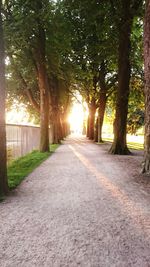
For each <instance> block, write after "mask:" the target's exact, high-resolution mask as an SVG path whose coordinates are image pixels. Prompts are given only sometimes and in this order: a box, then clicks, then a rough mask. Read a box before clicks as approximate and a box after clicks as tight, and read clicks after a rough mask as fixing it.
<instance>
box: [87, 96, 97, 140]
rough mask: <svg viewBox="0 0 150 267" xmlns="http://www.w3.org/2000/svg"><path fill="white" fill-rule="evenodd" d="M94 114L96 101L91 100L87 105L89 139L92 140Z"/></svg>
mask: <svg viewBox="0 0 150 267" xmlns="http://www.w3.org/2000/svg"><path fill="white" fill-rule="evenodd" d="M95 114H96V100H95V98H92V101H91V103H90V105H89V136H88V137H89V139H90V140H94V127H95Z"/></svg>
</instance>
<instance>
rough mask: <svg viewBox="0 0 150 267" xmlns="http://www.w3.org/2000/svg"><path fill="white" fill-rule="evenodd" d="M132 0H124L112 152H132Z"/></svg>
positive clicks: (124, 153) (122, 153) (121, 153)
mask: <svg viewBox="0 0 150 267" xmlns="http://www.w3.org/2000/svg"><path fill="white" fill-rule="evenodd" d="M130 4H131V3H130V0H126V1H124V0H122V19H121V24H120V36H119V61H118V90H117V103H116V116H115V121H114V141H113V144H112V147H111V149H110V152H111V153H112V154H120V155H126V154H130V151H129V150H128V148H127V143H126V125H127V113H128V98H129V83H130V72H131V70H130V50H131V41H130V36H131V26H132V16H131V12H130Z"/></svg>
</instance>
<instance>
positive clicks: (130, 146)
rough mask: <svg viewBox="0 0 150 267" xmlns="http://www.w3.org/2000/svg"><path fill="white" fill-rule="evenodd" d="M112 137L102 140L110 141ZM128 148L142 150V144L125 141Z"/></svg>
mask: <svg viewBox="0 0 150 267" xmlns="http://www.w3.org/2000/svg"><path fill="white" fill-rule="evenodd" d="M112 141H113V139H111V138H104V142H110V143H112ZM127 145H128V148H131V149H135V150H142V149H144V145H143V144H141V143H135V142H127Z"/></svg>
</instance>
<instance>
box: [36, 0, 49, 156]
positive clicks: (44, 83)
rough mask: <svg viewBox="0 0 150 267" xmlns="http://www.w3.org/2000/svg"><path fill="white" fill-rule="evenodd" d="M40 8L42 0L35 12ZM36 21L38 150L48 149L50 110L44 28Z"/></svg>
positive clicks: (38, 20) (45, 150)
mask: <svg viewBox="0 0 150 267" xmlns="http://www.w3.org/2000/svg"><path fill="white" fill-rule="evenodd" d="M41 9H42V2H41V1H38V2H37V12H40V10H41ZM37 23H38V37H37V48H36V51H35V61H36V66H37V73H38V86H39V89H40V151H41V152H47V151H49V111H50V101H49V100H50V90H49V83H48V76H47V70H46V56H45V53H46V52H45V49H46V48H45V42H46V36H45V30H44V28H43V27H42V23H41V21H40V18H38V19H37Z"/></svg>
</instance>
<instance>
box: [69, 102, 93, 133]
mask: <svg viewBox="0 0 150 267" xmlns="http://www.w3.org/2000/svg"><path fill="white" fill-rule="evenodd" d="M87 115H88V114H87V110H86V108H85V107H84V106H83V105H82V104H80V103H78V102H77V103H76V102H75V103H74V104H73V107H72V110H71V113H70V115H69V117H68V121H69V123H70V129H71V133H75V134H82V133H83V128H84V124H85V122H86V120H87Z"/></svg>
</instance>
